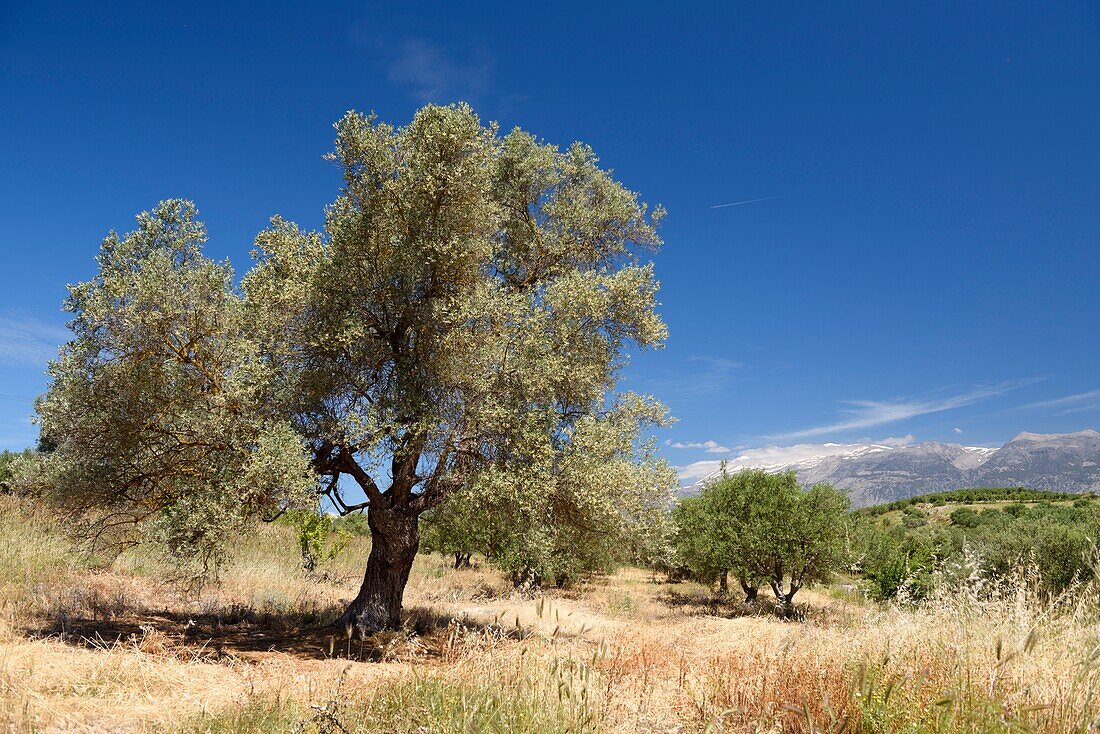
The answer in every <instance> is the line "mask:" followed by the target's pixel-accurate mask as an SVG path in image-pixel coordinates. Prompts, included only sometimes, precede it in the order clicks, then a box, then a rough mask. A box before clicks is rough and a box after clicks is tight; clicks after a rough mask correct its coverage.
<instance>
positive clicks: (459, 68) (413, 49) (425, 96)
mask: <svg viewBox="0 0 1100 734" xmlns="http://www.w3.org/2000/svg"><path fill="white" fill-rule="evenodd" d="M387 56H389V57H390V61H389V68H388V70H387V77H388V78H389V80H390V82H392V83H393V84H395V85H397V86H399V87H403V88H405V89H407V90H408V91H409V93H410V94H411V95H412V96H413V97H415V98H416V99H417V101H419V102H450V101H456V100H474V99H477V98H478V97H481V96H482V95H483V94H484V93H485V92H486V91H487V90H488V88H489V86H490V80H491V78H492V72H493V61H492V58H491V57H489V56H488V55H487V54H485V53H483V52H477V51H474V52H471V53H468V54H465V55H463V56H459V55H458V54H456V53H455V52H454V51H451V50H447V49H444V48H443V47H442V46H439V45H436V44H434V43H432V42H431V41H428V40H426V39H423V38H411V39H407V40H405V41H404V42H402V43H400V44H398V45H397V46H396V47H394V48H391V49H388V53H387Z"/></svg>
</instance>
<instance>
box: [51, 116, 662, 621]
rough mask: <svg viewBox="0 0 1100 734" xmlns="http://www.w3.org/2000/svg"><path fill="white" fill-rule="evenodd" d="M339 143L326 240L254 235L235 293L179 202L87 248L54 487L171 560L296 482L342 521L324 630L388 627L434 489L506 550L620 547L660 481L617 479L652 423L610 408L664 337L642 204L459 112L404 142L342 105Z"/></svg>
mask: <svg viewBox="0 0 1100 734" xmlns="http://www.w3.org/2000/svg"><path fill="white" fill-rule="evenodd" d="M336 133H337V135H336V147H335V151H334V152H333V153H332V154H331V155H330V158H331V160H332V161H334V162H335V163H336V164H337V165H338V166H339V167H340V169H341V171H342V174H343V187H342V189H341V191H340V193H339V195H338V196H337V198H336V200H335V201H334V202H333V203H332V204H331V205H329V206H328V207H327V208H326V209H325V224H324V228H323V231H319V232H312V231H304V230H302V229H301V228H299V227H298V226H296V225H294V224H293V223H290V222H288V221H285V220H283V219H281V218H278V217H276V218H274V219H273V220H272V223H271V226H270V227H269V228H268V229H266V230H265V231H263V232H261V233H260V234H259V236H258V237H257V239H256V247H255V251H254V256H255V265H254V267H253V268H252V270H251V271H250V272H249V273H248V274H247V275H246V276H245V277H244V278H243V279H242V281H241V283H240V285H239V287H235V285H234V283H233V278H232V271H231V270H230V268H229V266H228V264H227V263H215V262H212V261H210V260H207V259H205V258H204V257H203V256H202V255H201V251H200V245H201V242H202V240H203V239H204V237H205V233H204V232H203V230H202V228H201V225H199V224H198V223H197V222H196V221H195V219H194V216H193V215H194V212H193V208H191V207H190V206H189V205H185V204H183V203H180V202H168V203H166V204H163V205H161V206H160V207H158V209H157V210H155V211H154V212H152V213H149V214H145V215H142V217H140V218H139V222H140V226H139V229H138V231H137V232H135V233H134V234H133V235H130V236H128V237H126V238H121V239H120V238H118V237H116V236H114V235H112V236H111V237H109V238H108V241H107V242H106V243H105V244H104V249H103V252H102V253H101V255H100V261H99V262H100V273H99V275H98V276H97V277H96V278H95V279H93V280H92V281H90V282H89V283H85V284H81V285H79V286H76V287H74V288H73V290H72V296H71V298H70V301H69V304H68V308H69V310H70V311H72V312H73V313H74V314H75V316H76V319H75V321H74V331H75V335H76V338H75V339H74V341H73V342H71V343H70V344H69V345H67V346H66V347H65V348H64V349H63V351H62V355H61V357H60V358H59V360H58V361H57V362H56V363H54V365H53V366H52V367H51V375H52V377H53V383H52V385H51V388H50V391H49V393H48V394H47V395H46V397H45V398H43V400H42V401H41V403H40V406H39V409H40V412H41V419H42V430H43V432H44V435H46V436H48V437H49V438H50V440H51V441H52V442H55V443H56V444H57V447H58V448H57V451H56V452H55V453H54V458H53V459H52V461H53V463H54V464H55V465H56V466H57V467H58V471H59V474H60V475H63V477H62V479H61V480H60V481H59V482H58V483H57V484H58V486H61V487H64V489H63V490H62V493H63V494H64V495H65V496H66V497H67V498H68V499H69V500H71V501H73V504H74V505H75V506H77V507H80V508H83V509H86V510H92V511H95V512H97V513H99V514H101V515H102V516H103V517H104V518H108V517H110V518H115V519H105V520H104V524H103V526H104V527H113V526H114V525H115V524H116V523H117V522H119V521H121V522H123V523H130V524H132V523H135V522H140V521H141V520H143V519H145V518H155V519H157V521H158V522H160V523H161V524H162V525H163V526H165V527H166V528H167V529H168V530H169V531H170V532H169V535H171V536H172V537H174V538H175V540H176V541H177V544H180V545H186V544H188V543H191V544H195V543H206V539H208V538H209V537H211V535H218V533H214V532H212V531H213V530H214V529H215V528H224V527H228V526H233V527H236V526H237V524H238V520H240V521H241V522H243V521H244V520H245V519H247V518H249V517H253V516H256V515H261V516H263V515H273V514H277V513H278V512H280V511H282V510H285V509H286V508H288V507H296V506H299V505H302V504H303V500H302V496H303V492H304V491H308V490H312V491H313V492H315V493H320V494H324V495H327V496H328V497H329V498H330V499H331V501H332V502H333V503H334V504H335V506H336V507H337V508H338V509H339V510H340V511H341V512H343V513H350V512H354V511H357V510H363V509H365V510H366V511H367V521H368V525H369V528H370V531H371V536H372V544H371V551H370V555H369V557H368V561H367V566H366V570H365V573H364V579H363V583H362V586H361V588H360V591H359V593H358V594H357V595H356V597H355V599H354V600H353V601H352V602H351V604H350V605H349V607H348V609H347V610H346V612H345V614H344V615H343V616H342V617H341V619H340V620H339V623H341V624H346V625H348V626H349V627H355V628H356V629H358V631H359V632H360V633H361V634H366V633H369V632H372V631H375V630H380V629H386V628H394V627H396V626H398V625H399V623H400V616H401V607H402V596H403V592H404V588H405V584H406V582H407V580H408V576H409V572H410V569H411V566H412V563H413V559H414V557H415V554H416V552H417V548H418V546H419V519H420V517H421V516H422V515H423V514H424V513H425V512H427V511H429V510H431V509H432V508H435V507H437V506H439V505H440V504H441V503H442V502H444V501H445V500H446V499H447V498H448V497H449V496H452V495H456V494H457V493H459V492H463V491H466V492H473V493H474V495H473V496H477V497H481V498H482V499H484V500H485V501H487V502H491V503H493V504H494V505H495V506H496V507H501V508H507V510H508V512H507V513H502V514H501V517H507V518H508V521H509V522H522V523H526V525H524V529H525V531H529V532H525V534H524V537H525V538H526V542H525V543H524V544H522V545H521V546H519V550H518V551H517V554H518V555H517V557H523V555H524V554H526V557H531V558H534V557H537V556H539V555H540V554H541V556H542V557H545V555H546V554H545V553H544V552H543V551H544V550H545V548H546V547H548V545H547V544H548V543H549V541H548V540H547V538H549V537H550V536H551V535H553V534H554V533H556V532H558V530H567V529H569V528H572V529H575V530H579V529H585V528H588V529H589V530H590V531H592V532H603V533H605V534H606V537H607V541H608V542H609V543H615V542H626V541H627V540H628V538H627V537H625V536H630V535H631V534H632V533H635V532H637V531H638V530H639V523H641V522H642V521H643V518H646V517H650V516H656V515H659V514H660V513H661V512H663V511H664V505H665V504H667V500H668V493H669V490H670V486H671V484H672V482H671V480H670V476H671V474H670V473H669V472H668V471H667V467H666V466H664V465H663V464H661V463H660V462H656V461H655V460H648V461H649V469H648V470H646V471H644V472H643V474H645V477H644V479H645V481H642V482H636V481H635V479H636V478H637V476H636V475H634V474H632V471H633V470H631V471H627V470H625V469H624V467H628V466H629V467H634V466H636V465H638V463H639V454H638V453H637V452H636V451H628V450H626V448H625V447H626V446H627V445H628V444H629V445H631V446H634V447H635V448H636V447H637V446H638V445H639V442H638V436H639V431H640V430H641V428H642V427H643V426H644V425H646V424H647V423H648V422H654V421H656V422H662V421H664V420H665V418H664V410H663V408H661V406H659V405H658V404H656V403H655V402H654V401H653V400H652V399H649V398H642V397H636V396H631V397H623V396H617V395H616V394H615V392H614V390H615V383H616V376H617V374H618V372H619V371H620V369H621V368H622V367H623V365H624V364H625V363H626V353H627V349H628V348H631V347H655V346H659V345H660V344H661V343H662V342H663V339H664V337H665V326H664V324H663V322H662V321H661V319H660V318H659V316H658V315H657V313H656V310H655V307H656V305H657V303H656V293H657V282H656V280H655V278H654V273H653V268H652V264H649V263H646V262H643V259H642V256H643V255H644V253H647V252H651V251H653V250H654V249H655V248H656V247H657V246H658V245H659V244H660V239H659V237H658V235H657V231H656V225H657V222H658V220H659V219H660V216H661V213H662V212H661V210H660V209H659V208H658V209H655V210H653V211H650V210H649V209H648V208H647V207H646V205H644V204H642V203H640V202H639V201H638V197H637V195H636V194H634V193H632V192H630V191H629V190H627V189H625V188H624V187H623V186H621V185H620V184H619V183H617V182H616V181H615V180H614V179H613V178H612V177H611V175H610V174H609V173H608V172H606V171H604V170H602V169H601V168H600V167H599V164H598V160H597V158H596V157H595V155H594V153H593V152H592V150H591V149H590V148H588V147H586V146H584V145H582V144H579V143H578V144H574V145H572V146H570V147H568V148H566V149H564V150H563V149H559V148H557V147H555V146H552V145H548V144H546V143H543V142H540V141H539V140H537V139H536V138H534V137H533V136H532V135H530V134H528V133H525V132H523V131H521V130H514V131H512V132H510V133H508V134H505V135H501V134H500V133H499V131H498V129H497V127H496V126H495V125H484V124H482V123H481V121H480V120H479V119H478V117H477V116H476V115H475V114H474V113H473V111H472V110H471V109H470V108H469V107H468V106H465V105H454V106H448V107H439V106H428V107H425V108H423V109H422V110H420V111H419V112H417V114H416V115H415V116H414V118H413V120H412V122H411V123H410V124H408V125H407V126H405V127H394V126H391V125H388V124H385V123H382V122H380V121H379V120H377V119H376V118H375V117H373V116H367V115H362V114H358V113H354V112H352V113H348V114H347V115H345V116H344V117H343V119H341V120H340V121H339V122H338V123H337V125H336ZM645 461H647V460H645V459H643V461H642V463H645ZM349 484H350V485H352V486H354V487H356V488H357V489H358V491H359V493H360V494H361V495H362V501H351V500H349V499H348V496H347V494H346V492H347V489H348V486H349ZM306 485H308V488H307V490H303V487H305V486H306ZM313 497H314V499H315V498H316V494H314V495H313ZM104 510H110V512H104ZM555 523H559V524H561V528H557V527H556V526H554V524H555ZM552 526H554V527H553V532H552V531H551V528H552ZM220 535H221V536H223V537H224V535H225V533H224V532H222V533H220ZM540 544H541V545H540ZM560 547H561V545H560V542H559V548H560ZM534 548H541V549H542V550H540V551H539V552H538V553H536V552H535V551H534V550H532V549H534Z"/></svg>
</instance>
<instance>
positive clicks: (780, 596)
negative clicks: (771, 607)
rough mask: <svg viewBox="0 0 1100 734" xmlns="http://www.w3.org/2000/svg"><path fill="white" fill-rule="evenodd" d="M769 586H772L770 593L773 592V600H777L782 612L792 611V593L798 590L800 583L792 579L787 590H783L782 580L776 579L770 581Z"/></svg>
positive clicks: (800, 586)
mask: <svg viewBox="0 0 1100 734" xmlns="http://www.w3.org/2000/svg"><path fill="white" fill-rule="evenodd" d="M771 587H772V593H774V594H775V600H776V601H777V602H779V608H780V609H781V610H782V611H783V612H784V613H788V612H791V611H793V610H794V595H795V594H797V593H798V590H799V589H801V588H802V585H801V584H799V583H796V582H794V581H793V580H792V581H791V586H790V590H789V591H783V582H782V581H778V582H777V581H772V582H771Z"/></svg>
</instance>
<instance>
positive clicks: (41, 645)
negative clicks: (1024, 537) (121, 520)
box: [0, 498, 1100, 732]
mask: <svg viewBox="0 0 1100 734" xmlns="http://www.w3.org/2000/svg"><path fill="white" fill-rule="evenodd" d="M367 550H368V547H367V542H366V541H365V540H363V539H357V540H356V541H354V542H353V543H352V545H351V547H349V548H348V550H347V551H346V552H345V553H344V554H342V555H341V557H340V558H338V559H337V560H336V561H334V562H331V563H329V564H327V565H325V566H324V567H323V568H321V569H320V570H319V573H318V574H316V575H315V576H314V577H307V575H306V574H305V573H304V572H303V571H302V570H301V568H300V563H299V558H298V554H297V547H296V544H295V542H294V539H293V538H292V537H291V535H290V531H289V530H288V529H287V528H283V527H277V526H265V527H262V528H260V529H259V530H258V531H257V533H256V534H255V536H253V537H250V538H249V539H248V540H247V541H246V542H244V543H242V544H241V546H240V547H238V548H237V549H236V552H235V554H234V556H233V557H232V558H231V560H230V562H229V563H228V565H227V567H226V568H225V569H224V571H223V572H222V573H221V575H220V578H219V580H218V581H217V582H216V583H210V584H207V585H206V586H204V587H203V588H201V589H195V588H191V589H185V588H183V587H181V586H180V585H179V584H177V583H174V582H173V580H172V576H173V573H172V567H171V564H169V563H167V562H166V561H165V559H164V558H162V557H160V556H158V555H157V554H156V553H155V552H154V551H152V550H151V549H148V548H138V549H134V550H131V551H128V552H127V553H125V554H123V555H122V556H121V557H119V558H117V559H114V560H112V561H111V562H110V563H106V562H104V561H103V560H101V559H95V558H88V557H86V556H83V555H82V554H80V553H78V552H77V551H76V550H74V549H73V548H72V547H71V546H70V544H69V543H68V542H67V541H66V540H65V538H64V536H63V535H62V534H61V533H60V532H59V531H58V528H57V527H55V526H54V520H53V519H51V518H50V517H49V516H48V514H47V513H45V512H43V511H41V510H36V509H33V508H30V507H27V506H23V505H20V504H17V503H16V502H15V501H13V500H11V499H3V498H0V610H2V615H0V730H3V731H6V732H26V731H119V732H122V731H192V732H231V731H232V732H236V731H246V732H247V731H252V732H341V731H347V732H354V731H363V732H458V731H470V732H473V731H488V732H503V731H517V732H518V731H523V732H581V731H607V732H694V731H732V732H771V731H776V732H780V731H783V732H788V731H789V732H838V731H852V732H987V731H1006V732H1007V731H1041V732H1090V731H1097V730H1100V720H1098V719H1097V717H1098V715H1100V702H1098V701H1097V697H1096V694H1097V689H1098V686H1100V626H1098V621H1100V612H1098V608H1100V605H1098V603H1097V595H1096V593H1095V591H1094V590H1092V589H1076V590H1074V591H1073V592H1072V593H1070V594H1067V595H1066V596H1065V597H1063V598H1062V599H1061V600H1056V601H1055V602H1053V603H1052V602H1051V601H1050V600H1041V599H1039V598H1038V596H1037V595H1036V594H1035V593H1034V592H1033V591H1031V588H1032V584H1031V583H1030V581H1029V580H1028V579H1027V578H1026V574H1024V575H1022V576H1021V578H1020V579H1017V581H1016V583H1014V584H1011V585H1007V586H1005V587H1003V588H1000V589H994V590H990V589H988V588H983V584H982V581H981V579H980V578H978V577H977V576H975V577H974V578H973V579H972V581H971V583H968V584H966V585H964V586H963V587H960V588H958V589H953V590H941V592H940V593H938V594H937V595H936V596H935V598H934V599H932V600H930V601H928V602H927V603H925V604H923V605H922V606H920V607H918V608H913V607H906V606H903V605H890V606H883V605H876V604H872V603H870V602H864V601H861V600H860V597H859V595H858V594H855V593H852V592H851V591H850V590H849V591H848V592H844V591H843V590H841V589H833V590H830V589H820V590H817V591H807V592H804V596H805V598H804V599H802V598H800V601H802V602H803V605H802V608H801V612H802V617H803V618H802V619H800V620H797V621H790V620H782V619H780V618H778V617H776V616H775V615H774V614H772V613H771V612H770V610H769V609H768V607H767V605H764V606H763V607H762V608H759V609H747V608H745V607H743V606H742V605H740V604H737V603H731V602H721V601H718V600H716V599H714V598H713V597H712V595H711V593H710V591H709V590H707V589H705V588H703V587H701V586H698V585H694V584H688V583H679V584H670V583H665V582H664V581H663V579H661V578H658V577H655V576H653V575H652V574H650V573H648V572H646V571H642V570H636V569H627V570H624V571H622V572H620V573H618V574H617V575H615V576H613V577H611V578H607V579H598V580H593V581H591V582H589V583H587V584H585V585H582V586H580V587H578V588H575V589H569V590H564V591H555V592H553V593H549V592H548V593H545V594H539V595H535V596H532V595H523V594H519V593H517V592H515V591H513V590H512V589H511V588H510V587H509V585H508V584H507V583H505V581H504V580H503V579H502V578H500V576H498V575H497V574H496V573H495V572H493V571H491V570H488V569H485V568H476V567H475V568H474V569H472V570H461V571H454V570H452V569H451V568H450V567H449V566H450V559H445V558H441V557H438V556H421V557H419V559H418V561H417V564H416V567H415V568H414V572H413V577H412V580H411V581H410V584H409V588H408V591H407V594H406V606H407V608H408V617H409V625H408V629H407V630H405V631H403V632H402V633H396V634H389V635H379V636H377V637H376V638H374V639H372V640H370V641H368V642H362V643H361V642H359V641H354V640H348V639H347V638H346V637H344V636H342V635H335V636H334V635H332V634H330V633H327V632H325V631H323V630H322V629H321V624H322V623H323V622H324V621H325V620H327V619H331V618H332V616H333V615H334V614H335V613H336V611H337V610H339V609H340V606H341V604H342V603H343V602H344V601H346V600H347V599H349V598H350V597H351V596H352V595H353V594H354V592H355V590H356V588H357V585H358V580H359V578H358V577H359V574H360V573H361V569H362V568H363V564H364V561H365V557H366V552H367Z"/></svg>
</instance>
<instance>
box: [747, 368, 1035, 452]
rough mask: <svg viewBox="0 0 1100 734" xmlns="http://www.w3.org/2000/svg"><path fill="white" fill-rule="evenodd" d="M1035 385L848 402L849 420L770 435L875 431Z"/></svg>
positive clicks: (780, 438) (1006, 383)
mask: <svg viewBox="0 0 1100 734" xmlns="http://www.w3.org/2000/svg"><path fill="white" fill-rule="evenodd" d="M1035 382H1038V379H1028V380H1006V381H1004V382H998V383H996V384H993V385H982V386H979V387H976V388H974V389H972V390H968V391H967V392H964V393H960V394H957V395H951V396H949V397H930V398H902V399H895V400H887V401H875V400H850V401H847V404H848V405H851V406H852V407H851V408H849V409H847V410H844V411H842V414H843V415H845V416H847V417H845V418H843V419H841V420H837V421H835V422H832V423H827V424H824V425H820V426H813V427H811V428H804V429H801V430H798V431H788V432H786V433H777V434H774V435H772V436H768V438H770V439H773V440H778V441H783V440H789V439H799V438H810V437H813V436H825V435H828V434H833V433H845V432H848V431H857V430H862V429H865V428H873V427H875V426H881V425H885V424H887V423H896V422H898V421H903V420H908V419H910V418H916V417H918V416H922V415H928V414H929V413H942V412H943V411H947V410H954V409H956V408H962V407H965V406H967V405H973V404H974V403H978V402H981V401H983V400H989V399H990V398H995V397H998V396H1000V395H1004V394H1005V393H1007V392H1011V391H1012V390H1017V389H1019V388H1021V387H1024V386H1026V385H1031V384H1033V383H1035Z"/></svg>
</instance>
